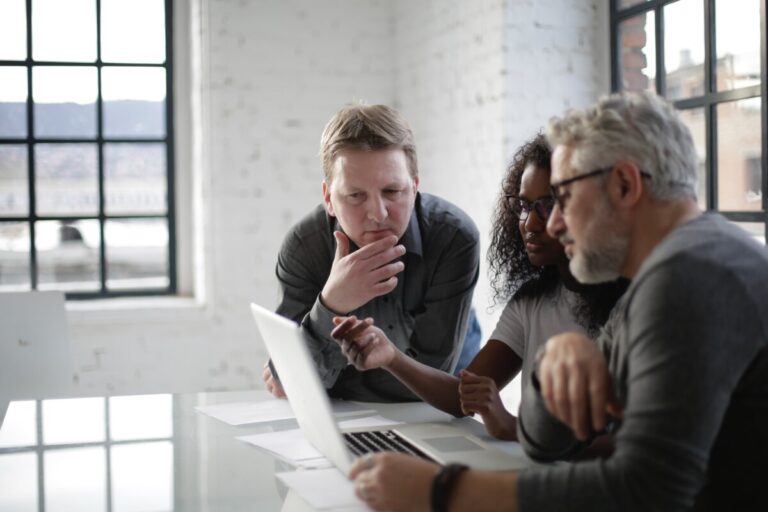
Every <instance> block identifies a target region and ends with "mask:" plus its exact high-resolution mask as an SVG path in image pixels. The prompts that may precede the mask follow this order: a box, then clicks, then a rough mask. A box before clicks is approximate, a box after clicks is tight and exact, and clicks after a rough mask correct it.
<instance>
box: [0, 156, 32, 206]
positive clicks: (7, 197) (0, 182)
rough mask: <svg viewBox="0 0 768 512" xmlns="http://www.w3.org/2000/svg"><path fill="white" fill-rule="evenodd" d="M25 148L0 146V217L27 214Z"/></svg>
mask: <svg viewBox="0 0 768 512" xmlns="http://www.w3.org/2000/svg"><path fill="white" fill-rule="evenodd" d="M27 169H28V167H27V147H26V146H22V145H16V144H13V145H12V144H7V145H6V144H0V215H27V214H29V182H28V176H27Z"/></svg>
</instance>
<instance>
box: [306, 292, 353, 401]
mask: <svg viewBox="0 0 768 512" xmlns="http://www.w3.org/2000/svg"><path fill="white" fill-rule="evenodd" d="M334 316H338V315H337V314H336V313H334V312H333V311H331V310H330V309H328V308H326V307H325V306H324V305H323V303H322V302H320V296H319V295H318V296H317V299H315V303H314V305H313V306H312V309H310V310H309V314H308V315H307V316H306V317H305V319H304V322H303V325H304V327H305V328H307V329H309V331H310V332H311V333H312V335H313V336H312V337H313V338H314V341H315V343H316V344H317V346H316V347H315V348H316V350H313V355H314V356H315V360H316V361H317V362H318V363H319V364H318V371H319V372H320V380H321V381H322V382H323V385H324V386H325V387H326V388H327V389H330V388H331V387H333V385H334V384H335V383H336V380H337V379H338V378H339V375H341V372H342V370H344V368H346V367H347V364H348V363H347V358H346V357H344V354H342V353H341V347H339V345H338V344H337V343H336V341H334V340H333V338H331V331H332V330H333V328H334V325H333V317H334Z"/></svg>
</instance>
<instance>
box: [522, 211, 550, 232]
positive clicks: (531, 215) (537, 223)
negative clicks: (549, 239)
mask: <svg viewBox="0 0 768 512" xmlns="http://www.w3.org/2000/svg"><path fill="white" fill-rule="evenodd" d="M546 227H547V226H546V224H545V225H543V226H542V222H541V218H540V217H539V214H538V213H536V211H534V209H533V208H531V211H529V212H528V217H526V219H525V230H526V231H528V232H529V233H537V232H539V231H542V230H544V229H546Z"/></svg>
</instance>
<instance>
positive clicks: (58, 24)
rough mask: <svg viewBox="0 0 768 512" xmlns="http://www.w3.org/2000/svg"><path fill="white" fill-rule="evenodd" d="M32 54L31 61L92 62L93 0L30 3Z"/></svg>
mask: <svg viewBox="0 0 768 512" xmlns="http://www.w3.org/2000/svg"><path fill="white" fill-rule="evenodd" d="M32 52H33V56H34V59H35V60H43V61H74V62H94V61H95V60H96V2H95V0H67V1H66V2H62V1H61V0H33V2H32Z"/></svg>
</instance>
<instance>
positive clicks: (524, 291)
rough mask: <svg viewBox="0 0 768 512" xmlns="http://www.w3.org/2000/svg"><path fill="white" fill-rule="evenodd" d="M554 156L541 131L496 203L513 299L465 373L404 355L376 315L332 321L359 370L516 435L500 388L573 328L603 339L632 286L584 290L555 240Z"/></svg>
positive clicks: (497, 255)
mask: <svg viewBox="0 0 768 512" xmlns="http://www.w3.org/2000/svg"><path fill="white" fill-rule="evenodd" d="M551 156H552V153H551V151H550V149H549V146H548V145H547V142H546V140H545V138H544V136H543V135H541V134H540V135H537V136H536V137H535V138H534V139H533V140H531V141H530V142H528V143H526V144H525V145H523V146H522V147H521V148H520V149H519V150H518V151H517V153H516V154H515V156H514V157H513V159H512V162H511V163H510V165H509V168H508V169H507V173H506V176H505V177H504V181H503V185H502V193H501V194H500V197H499V201H498V204H497V206H496V211H495V216H494V219H495V220H494V225H493V231H492V238H491V248H490V250H489V252H488V260H489V263H490V267H491V277H492V284H493V289H494V299H495V301H496V303H499V302H502V301H508V302H507V305H506V307H505V308H504V311H503V312H502V315H501V318H500V319H499V321H498V323H497V325H496V328H495V330H494V331H493V333H492V335H491V337H490V339H489V340H488V342H487V343H486V344H485V345H484V346H483V348H482V349H481V350H480V352H478V354H477V355H476V356H475V358H474V359H473V360H472V362H471V363H470V364H469V366H468V367H467V368H466V369H465V370H462V371H461V372H460V374H459V377H458V378H457V377H454V376H453V375H450V374H448V373H445V372H442V371H440V370H437V369H435V368H431V367H428V366H426V365H423V364H421V363H419V362H418V361H416V360H414V359H412V358H410V357H408V356H407V355H406V354H404V353H402V352H400V351H399V350H398V349H397V347H396V346H395V345H394V344H393V343H392V342H391V341H390V340H389V339H388V338H387V337H386V335H385V334H384V332H382V331H381V330H380V329H378V328H377V327H375V326H374V325H373V319H370V318H366V319H364V320H359V319H357V318H355V317H353V316H352V317H338V318H335V319H334V322H335V323H336V325H337V327H336V328H335V329H334V331H333V333H332V336H333V337H334V338H335V339H336V340H337V341H338V342H339V343H340V344H341V346H342V351H343V353H344V354H345V355H346V356H347V358H348V360H349V362H350V363H351V364H354V365H355V367H357V368H358V369H359V370H369V369H372V368H384V369H386V370H387V371H389V372H390V373H392V374H393V375H394V376H395V377H397V378H398V379H399V380H400V381H401V382H403V384H405V385H406V386H408V387H409V388H410V389H411V390H412V391H413V392H414V393H416V394H417V395H419V396H420V397H421V398H422V399H423V400H424V401H426V402H428V403H430V404H432V405H433V406H435V407H437V408H439V409H442V410H443V411H446V412H448V413H451V414H453V415H455V416H463V415H470V414H479V415H480V416H481V417H482V418H483V423H484V424H485V426H486V429H487V430H488V432H489V433H490V434H491V435H493V436H494V437H497V438H500V439H510V440H515V439H517V422H516V419H515V417H514V416H513V415H512V414H510V413H509V411H507V410H506V409H505V408H504V405H503V404H502V401H501V398H500V396H499V389H501V388H503V387H504V386H505V385H507V384H508V383H509V382H510V381H511V380H512V379H513V378H514V377H515V376H516V375H517V374H518V373H520V372H521V371H522V377H523V378H522V381H523V385H526V383H527V382H528V375H529V373H530V372H531V371H532V370H533V368H534V364H535V356H536V352H537V351H538V349H539V347H540V346H541V345H543V344H544V342H546V341H547V339H549V338H550V337H551V336H554V335H556V334H559V333H561V332H565V331H576V332H582V333H587V334H589V335H591V336H592V337H595V335H596V334H597V331H598V330H599V327H600V326H601V325H602V324H603V323H604V322H605V320H607V318H608V314H609V312H610V310H611V308H612V307H613V305H614V304H615V302H616V300H617V299H618V298H619V297H620V296H621V294H622V293H623V292H624V290H625V288H626V283H624V282H617V283H609V284H605V285H597V286H584V285H581V284H579V283H578V282H577V281H576V279H575V278H574V277H573V276H572V275H571V273H570V271H569V270H568V259H567V257H566V255H565V251H564V249H563V246H562V245H561V244H560V242H558V241H557V240H555V239H553V238H552V237H550V236H549V235H548V234H547V230H546V224H547V219H548V217H549V214H550V213H551V212H552V208H553V206H554V199H553V197H552V194H551V191H550V187H549V176H550V172H551V168H550V159H551Z"/></svg>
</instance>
